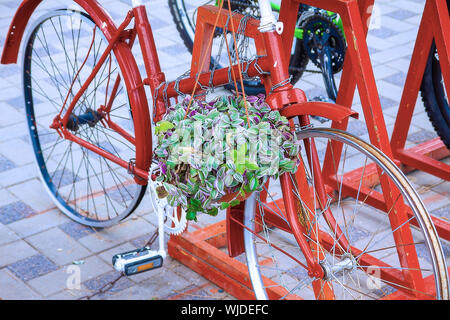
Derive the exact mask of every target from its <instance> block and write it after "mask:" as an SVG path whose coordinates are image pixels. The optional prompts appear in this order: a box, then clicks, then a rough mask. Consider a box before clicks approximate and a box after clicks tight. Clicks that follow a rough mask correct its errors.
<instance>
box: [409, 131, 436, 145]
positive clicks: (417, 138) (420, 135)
mask: <svg viewBox="0 0 450 320" xmlns="http://www.w3.org/2000/svg"><path fill="white" fill-rule="evenodd" d="M436 136H437V135H436V133H435V132H430V131H426V130H420V131H418V132H415V133H412V134H410V135H408V138H407V140H408V141H411V142H414V143H417V144H419V143H423V142H426V141H428V140H430V139H433V138H436Z"/></svg>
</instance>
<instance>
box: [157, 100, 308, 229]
mask: <svg viewBox="0 0 450 320" xmlns="http://www.w3.org/2000/svg"><path fill="white" fill-rule="evenodd" d="M155 134H156V135H157V138H158V139H157V146H156V149H155V159H156V160H157V161H158V164H159V169H160V175H159V176H158V178H157V180H158V181H160V182H162V187H160V190H159V192H158V193H159V194H160V196H161V197H165V196H167V200H168V203H169V204H170V205H171V206H181V207H182V208H183V209H184V210H185V211H186V213H187V219H188V220H196V219H197V213H199V212H204V213H208V214H210V215H213V216H215V215H217V213H218V211H219V210H220V209H226V208H228V207H230V206H234V205H237V204H239V203H240V201H243V200H245V198H246V197H247V196H248V195H249V194H250V193H251V192H253V191H261V190H262V188H263V186H264V184H265V183H266V181H267V180H268V179H269V178H274V179H277V178H278V177H279V176H280V175H281V174H283V173H285V172H291V173H294V172H295V170H296V168H297V154H298V152H299V151H300V145H299V142H298V141H297V139H296V137H295V134H294V133H293V132H292V130H291V128H290V125H289V121H288V120H287V119H286V118H285V117H283V116H281V115H280V113H279V112H278V111H272V110H271V108H270V107H269V106H268V105H267V104H266V103H265V102H264V96H263V95H260V96H250V97H246V99H244V98H243V97H242V96H237V97H236V96H220V97H217V98H215V99H214V100H212V101H210V102H205V101H200V100H194V101H189V99H185V100H184V101H182V102H181V103H179V104H176V105H174V106H171V107H169V108H168V112H167V113H166V115H165V117H164V119H163V120H161V121H159V122H158V123H157V125H156V127H155Z"/></svg>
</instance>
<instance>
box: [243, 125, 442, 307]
mask: <svg viewBox="0 0 450 320" xmlns="http://www.w3.org/2000/svg"><path fill="white" fill-rule="evenodd" d="M298 137H299V138H300V139H301V140H302V142H303V144H302V145H303V146H304V148H303V150H302V151H301V153H300V154H299V161H300V163H302V164H303V166H301V165H300V166H299V169H298V171H297V173H296V174H295V175H289V176H287V177H285V181H284V182H283V181H282V180H281V178H280V184H281V188H280V184H278V183H276V181H270V183H269V187H268V188H266V189H265V190H264V191H263V192H262V193H261V194H260V195H257V194H254V195H253V202H252V199H248V200H247V203H246V207H245V213H244V224H245V226H246V229H244V239H245V248H246V258H247V264H248V269H249V274H250V278H251V282H252V284H253V288H254V291H255V295H256V298H258V299H267V298H271V299H284V298H286V299H293V298H298V297H301V298H304V299H380V298H385V297H386V296H388V295H389V294H391V293H392V294H394V295H397V297H400V298H405V297H411V296H415V295H416V297H417V296H418V297H420V298H425V299H426V298H431V299H432V298H435V299H448V294H449V292H448V275H447V269H446V261H445V257H444V255H443V252H442V248H441V244H440V242H439V238H438V237H437V234H436V231H435V229H434V227H433V224H432V221H431V219H430V216H429V214H428V213H427V210H426V209H425V207H424V205H423V203H422V202H421V200H420V198H419V197H418V195H417V193H416V192H415V191H414V189H413V188H412V187H411V185H410V184H409V182H408V181H407V179H406V178H405V176H404V175H403V174H402V173H401V172H400V170H399V169H398V168H397V167H396V166H395V165H394V164H393V162H392V161H390V160H389V159H388V158H387V157H386V156H385V155H384V154H382V153H381V152H380V151H378V150H377V149H375V148H374V147H372V146H370V145H369V144H367V143H365V142H363V141H362V140H360V139H358V138H356V137H354V136H352V135H350V134H348V133H345V132H343V131H339V130H335V129H311V128H310V129H305V130H302V131H299V132H298ZM336 142H337V143H341V144H342V150H341V152H340V153H339V155H338V154H337V153H336V154H334V152H333V151H330V153H329V154H328V156H332V157H333V158H335V160H340V161H339V162H337V161H333V162H332V163H333V165H332V167H333V166H334V164H336V167H335V168H332V169H333V170H332V171H333V172H334V174H332V176H330V177H326V176H320V177H319V176H317V172H320V171H321V169H320V167H319V165H323V163H324V160H323V159H324V158H326V157H327V156H324V154H325V153H324V150H325V149H326V148H327V146H330V145H332V144H333V143H336ZM314 146H315V148H317V150H319V151H318V153H314V152H313V150H314ZM330 150H332V149H330ZM335 150H337V149H335ZM308 151H309V152H308ZM314 154H316V155H317V154H318V157H317V158H316V160H314V156H313V155H314ZM335 155H336V157H334V156H335ZM301 168H303V169H301ZM358 168H359V169H358ZM352 170H354V171H353V172H352V174H351V176H348V175H346V177H345V178H344V175H343V173H345V172H349V171H352ZM355 170H356V171H355ZM320 179H325V180H326V182H327V185H328V189H327V191H326V193H325V196H323V193H321V188H320V187H319V184H320V183H319V181H320ZM349 179H351V180H352V181H353V180H354V182H356V186H357V188H356V189H351V188H350V187H349V185H348V182H349ZM379 179H387V180H389V183H392V186H394V187H393V189H392V190H394V188H397V189H398V191H399V196H397V197H396V198H395V199H394V201H393V205H392V206H388V205H384V201H383V199H384V198H383V196H384V193H383V190H382V188H380V185H379V184H378V181H379ZM301 181H303V183H302V184H301ZM285 182H288V185H290V186H291V189H289V188H284V189H283V183H285ZM330 188H332V190H331V189H330ZM392 190H389V191H388V193H391V191H392ZM322 191H323V189H322ZM264 193H266V195H264ZM288 199H294V200H293V201H294V202H296V203H297V207H296V208H297V209H299V210H297V213H295V212H294V216H293V219H292V215H291V218H289V214H287V213H286V212H287V211H286V210H285V208H288V204H289V200H288ZM402 199H404V201H405V203H406V204H407V205H408V206H409V208H410V212H411V213H410V216H408V218H407V219H406V218H405V220H404V221H403V220H399V221H397V223H398V225H397V226H395V227H394V226H393V221H394V220H395V219H399V216H398V215H399V213H398V211H396V209H395V206H397V205H400V204H403V203H404V202H403V200H402ZM291 201H292V200H291ZM393 208H394V209H393ZM333 220H334V221H335V223H333ZM293 230H297V231H293ZM298 230H303V231H302V232H303V234H304V236H305V239H306V240H307V242H308V245H309V246H310V247H311V253H312V257H314V260H315V261H317V262H319V264H320V266H321V268H322V270H323V273H324V275H323V277H322V278H317V277H314V276H313V275H311V270H310V269H309V266H308V264H307V260H306V256H307V253H306V252H304V251H302V250H301V249H300V245H299V241H298V240H297V239H298V236H299V234H298V232H299V231H298ZM400 230H401V233H402V235H401V236H400V235H399V233H400ZM296 232H297V234H296ZM433 276H434V279H433ZM423 278H425V280H423Z"/></svg>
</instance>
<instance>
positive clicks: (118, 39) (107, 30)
mask: <svg viewBox="0 0 450 320" xmlns="http://www.w3.org/2000/svg"><path fill="white" fill-rule="evenodd" d="M74 1H75V2H76V3H77V4H78V5H80V6H81V7H82V8H83V9H84V10H85V11H86V12H87V13H88V14H89V16H90V17H91V18H92V19H93V20H94V22H95V24H96V25H97V26H99V28H100V30H101V31H102V33H103V35H104V36H105V38H106V39H107V40H108V41H109V46H108V49H111V50H112V51H113V52H114V55H115V57H116V59H117V62H118V64H119V66H120V69H121V71H122V75H123V81H124V83H125V85H126V88H127V92H128V98H129V102H130V106H131V110H132V113H133V114H134V115H135V116H134V117H133V121H134V130H135V137H134V139H135V146H136V156H135V157H136V159H135V160H134V163H132V164H131V163H130V162H126V161H124V160H123V159H119V158H117V157H116V156H114V155H112V154H111V153H109V152H106V151H105V150H103V149H100V148H97V147H95V146H93V145H91V144H89V143H87V142H86V141H84V140H82V139H79V138H77V137H75V136H74V135H72V134H71V133H70V132H68V131H67V130H64V129H63V128H64V125H62V126H59V125H56V126H55V129H57V130H60V134H63V135H64V136H67V138H70V139H71V140H73V141H77V143H79V144H82V145H84V146H85V147H86V148H88V149H90V150H92V151H93V152H96V153H98V154H100V155H101V156H103V157H105V158H108V159H109V160H111V161H113V162H115V163H116V164H118V165H121V166H123V167H125V168H128V169H132V171H133V173H134V174H135V181H136V183H138V184H143V185H145V184H147V178H148V177H147V176H148V169H149V167H150V163H151V157H152V133H151V123H150V113H149V109H148V102H147V97H146V93H145V89H144V86H143V81H142V79H141V75H140V73H139V69H138V67H137V64H136V62H135V60H134V57H133V54H132V52H131V49H130V45H131V43H132V39H131V38H129V43H127V42H126V37H125V38H124V37H122V35H123V34H122V32H121V31H120V30H118V29H117V28H116V27H115V24H114V22H113V21H112V19H111V18H110V15H108V14H107V13H106V12H105V10H104V9H103V8H102V7H101V5H100V4H99V3H98V2H97V1H95V0H74ZM41 3H42V0H24V1H22V2H21V4H20V6H19V8H18V9H17V11H16V13H15V15H14V18H13V20H12V22H11V25H10V27H9V31H8V35H7V38H6V40H5V46H4V48H3V53H2V58H1V63H2V64H10V63H16V62H17V58H18V53H19V50H20V46H21V42H22V38H23V34H24V31H25V28H26V26H27V25H28V22H29V19H30V17H31V15H32V14H33V12H34V11H35V9H36V8H37V7H38V5H39V4H41ZM155 53H156V51H155ZM105 54H106V52H105ZM69 115H70V114H69V113H68V114H66V117H68V116H69ZM64 121H65V122H63V124H65V123H67V118H66V119H64ZM61 129H62V130H61ZM61 131H66V132H61Z"/></svg>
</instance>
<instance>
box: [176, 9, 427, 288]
mask: <svg viewBox="0 0 450 320" xmlns="http://www.w3.org/2000/svg"><path fill="white" fill-rule="evenodd" d="M300 2H301V3H305V4H309V5H312V6H317V2H315V1H307V0H304V1H297V0H292V1H287V0H285V1H283V2H282V6H281V11H280V20H281V21H283V22H284V26H285V31H284V33H283V36H282V39H281V40H282V46H283V47H285V48H290V47H291V46H292V39H293V32H294V28H295V22H296V19H297V14H296V12H297V8H298V4H299V3H300ZM358 5H359V6H358ZM371 5H373V1H372V0H366V1H360V2H356V1H345V0H324V1H321V7H322V8H324V9H327V10H330V11H333V12H337V13H339V14H340V16H341V17H342V19H343V22H344V30H345V34H346V36H347V39H351V41H350V42H349V48H348V51H347V56H346V59H345V62H344V71H343V76H342V81H341V88H340V90H339V94H338V103H339V105H343V106H345V107H347V108H348V109H350V107H351V104H352V100H353V95H354V92H355V88H356V86H358V89H359V93H360V96H361V101H362V105H363V110H364V115H365V118H366V123H367V126H368V130H369V136H370V139H371V142H372V144H374V145H375V146H376V147H378V148H379V149H380V150H382V151H383V152H384V153H385V154H387V155H388V156H390V157H391V158H392V151H391V149H390V143H389V138H388V134H387V130H386V126H385V122H384V118H383V113H382V110H381V104H380V101H379V96H378V92H377V88H376V84H375V78H374V75H373V70H372V68H371V63H370V58H369V53H368V48H367V44H366V43H365V36H366V34H367V25H366V24H363V23H362V21H368V19H369V18H370V10H368V8H369V7H370V6H371ZM199 12H200V10H199ZM201 19H203V17H200V18H199V21H202V20H201ZM196 27H197V30H200V31H197V32H198V34H200V35H199V37H200V38H203V37H204V36H205V35H206V34H208V33H209V34H210V33H211V32H212V30H211V29H209V30H203V29H201V28H202V25H201V24H199V23H198V22H197V25H196ZM196 36H197V35H196ZM271 36H273V34H271ZM271 36H267V35H266V36H265V40H266V41H268V40H269V39H270V40H271V41H272V43H274V42H275V43H276V42H277V41H279V40H280V39H276V38H275V39H271ZM255 42H257V41H255ZM274 47H277V48H280V46H279V45H275V46H274ZM207 50H209V48H204V46H203V45H202V44H200V43H198V44H197V48H195V44H194V57H195V58H196V59H193V61H194V64H193V68H192V69H193V70H194V73H195V72H198V71H204V69H202V68H201V67H199V69H200V70H198V69H195V67H196V65H195V61H201V59H200V58H201V57H202V54H204V52H205V51H207ZM208 53H209V52H208ZM282 54H283V53H282V52H280V51H278V52H276V51H275V52H273V56H272V57H276V59H282V60H285V61H286V60H287V59H289V52H287V51H286V52H285V54H286V55H285V57H284V59H283V58H282ZM278 71H279V70H278ZM275 77H276V78H277V79H274V78H272V79H271V80H272V83H270V84H268V83H267V81H268V80H270V79H263V81H264V84H265V86H266V89H267V88H270V87H271V86H272V85H273V84H274V83H277V81H281V80H282V78H283V76H282V75H279V74H275ZM286 93H289V90H286V88H284V90H280V94H277V96H276V97H275V98H274V95H272V97H271V96H269V97H268V101H270V102H269V103H272V104H273V106H275V108H277V106H280V105H281V106H284V105H286V104H288V103H289V102H291V103H292V102H294V101H295V99H296V98H297V97H294V98H292V96H291V97H289V96H288V94H286ZM294 103H297V106H296V108H298V105H300V104H302V103H299V102H294ZM293 115H294V114H293ZM339 120H340V121H338V120H337V119H333V124H332V125H333V127H335V128H339V129H345V128H346V127H347V122H348V117H347V118H345V117H344V118H343V119H339ZM331 148H332V150H331ZM341 148H342V146H341V145H339V144H337V145H332V146H329V148H328V150H327V154H326V162H325V165H324V169H323V173H324V177H325V178H326V179H327V181H326V183H327V184H329V185H331V186H333V185H336V183H334V182H333V180H332V179H331V178H330V177H333V176H335V174H334V173H335V172H333V169H332V168H333V166H332V165H328V166H327V165H326V164H327V163H328V164H330V163H331V161H333V162H334V163H337V161H336V158H339V157H340V152H341ZM333 156H335V157H333ZM333 158H334V160H333ZM285 182H286V181H285ZM381 183H382V187H383V190H384V191H385V192H384V194H385V195H386V194H389V193H390V192H389V191H391V190H396V189H395V188H394V187H393V186H392V185H391V184H390V183H389V182H387V181H385V180H384V181H381ZM289 187H290V186H285V188H284V189H289ZM351 187H352V188H353V187H354V185H352V186H351ZM287 194H288V193H287ZM394 199H396V194H393V193H392V196H391V197H390V198H389V197H387V199H381V200H382V202H383V204H384V206H385V207H388V208H391V207H393V208H394V210H396V214H395V215H393V216H395V217H393V218H392V217H390V218H391V219H390V220H391V225H392V226H393V228H395V226H399V225H401V224H402V223H403V222H404V221H406V220H407V219H408V215H407V210H406V207H405V206H404V204H403V203H401V204H400V203H399V204H396V201H394ZM291 202H292V203H293V201H291ZM287 203H288V204H289V203H290V202H289V201H287ZM286 209H287V210H286V211H288V213H287V214H286V215H287V217H289V216H290V214H289V212H294V211H295V209H294V210H292V209H291V210H289V208H286ZM226 223H227V232H228V239H229V240H228V245H229V253H230V254H231V255H232V256H234V255H237V254H239V253H241V252H242V249H243V244H242V237H241V236H240V235H241V234H242V231H243V228H242V206H240V207H237V208H233V209H229V210H228V213H227V219H226ZM398 231H399V232H396V234H395V235H394V237H396V240H397V242H398V243H410V242H411V239H412V236H411V232H410V230H409V229H408V227H406V225H405V227H403V228H400V229H399V230H398ZM299 233H301V232H299ZM238 235H239V236H238ZM322 236H323V239H326V235H322ZM178 239H179V238H176V237H173V238H171V240H170V242H171V243H175V244H176V243H178V241H179V240H178ZM231 239H233V240H231ZM297 240H298V242H299V244H300V246H302V243H301V242H302V239H297ZM191 241H197V239H191ZM324 243H325V244H326V241H324ZM179 245H180V247H183V248H187V247H188V246H189V245H190V244H189V245H188V243H183V244H181V243H179ZM302 250H304V251H305V248H304V246H302ZM353 250H356V251H357V249H356V248H354V249H353ZM413 250H414V248H406V249H405V248H400V249H399V250H398V251H399V254H400V257H402V258H401V264H402V266H404V267H405V270H406V269H407V268H408V267H409V268H412V269H414V268H415V269H416V270H418V268H417V266H418V261H417V258H412V259H410V258H411V257H417V255H416V254H415V252H414V251H413ZM306 251H308V250H306ZM191 254H193V255H194V258H193V259H184V262H185V263H187V264H188V265H189V266H190V267H192V268H194V269H195V268H196V265H197V263H198V260H197V259H203V258H207V257H210V256H214V257H215V256H216V255H219V252H218V251H214V250H212V251H209V252H202V253H200V254H199V255H196V253H195V252H191ZM407 257H408V258H407ZM364 259H367V261H368V262H370V263H368V265H370V264H380V261H374V260H373V258H372V257H370V256H368V257H364ZM186 260H187V261H186ZM224 265H225V264H224ZM219 268H220V267H219ZM225 269H227V270H228V269H229V268H228V267H226V268H225V267H224V269H223V271H224V272H226V273H227V274H228V272H231V270H228V271H227V270H225ZM309 269H310V270H311V271H312V272H315V271H316V270H314V268H313V266H311V265H309ZM203 275H205V276H207V277H208V278H209V279H211V280H212V279H213V277H209V276H210V274H208V272H206V273H203ZM382 277H383V278H385V279H395V280H396V281H400V282H404V283H405V284H407V285H411V284H413V286H414V287H415V288H417V289H418V290H422V291H424V292H425V286H424V280H423V278H422V277H421V275H420V274H419V272H416V273H414V272H413V273H408V272H402V271H397V272H396V271H393V270H390V271H385V272H383V275H382Z"/></svg>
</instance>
